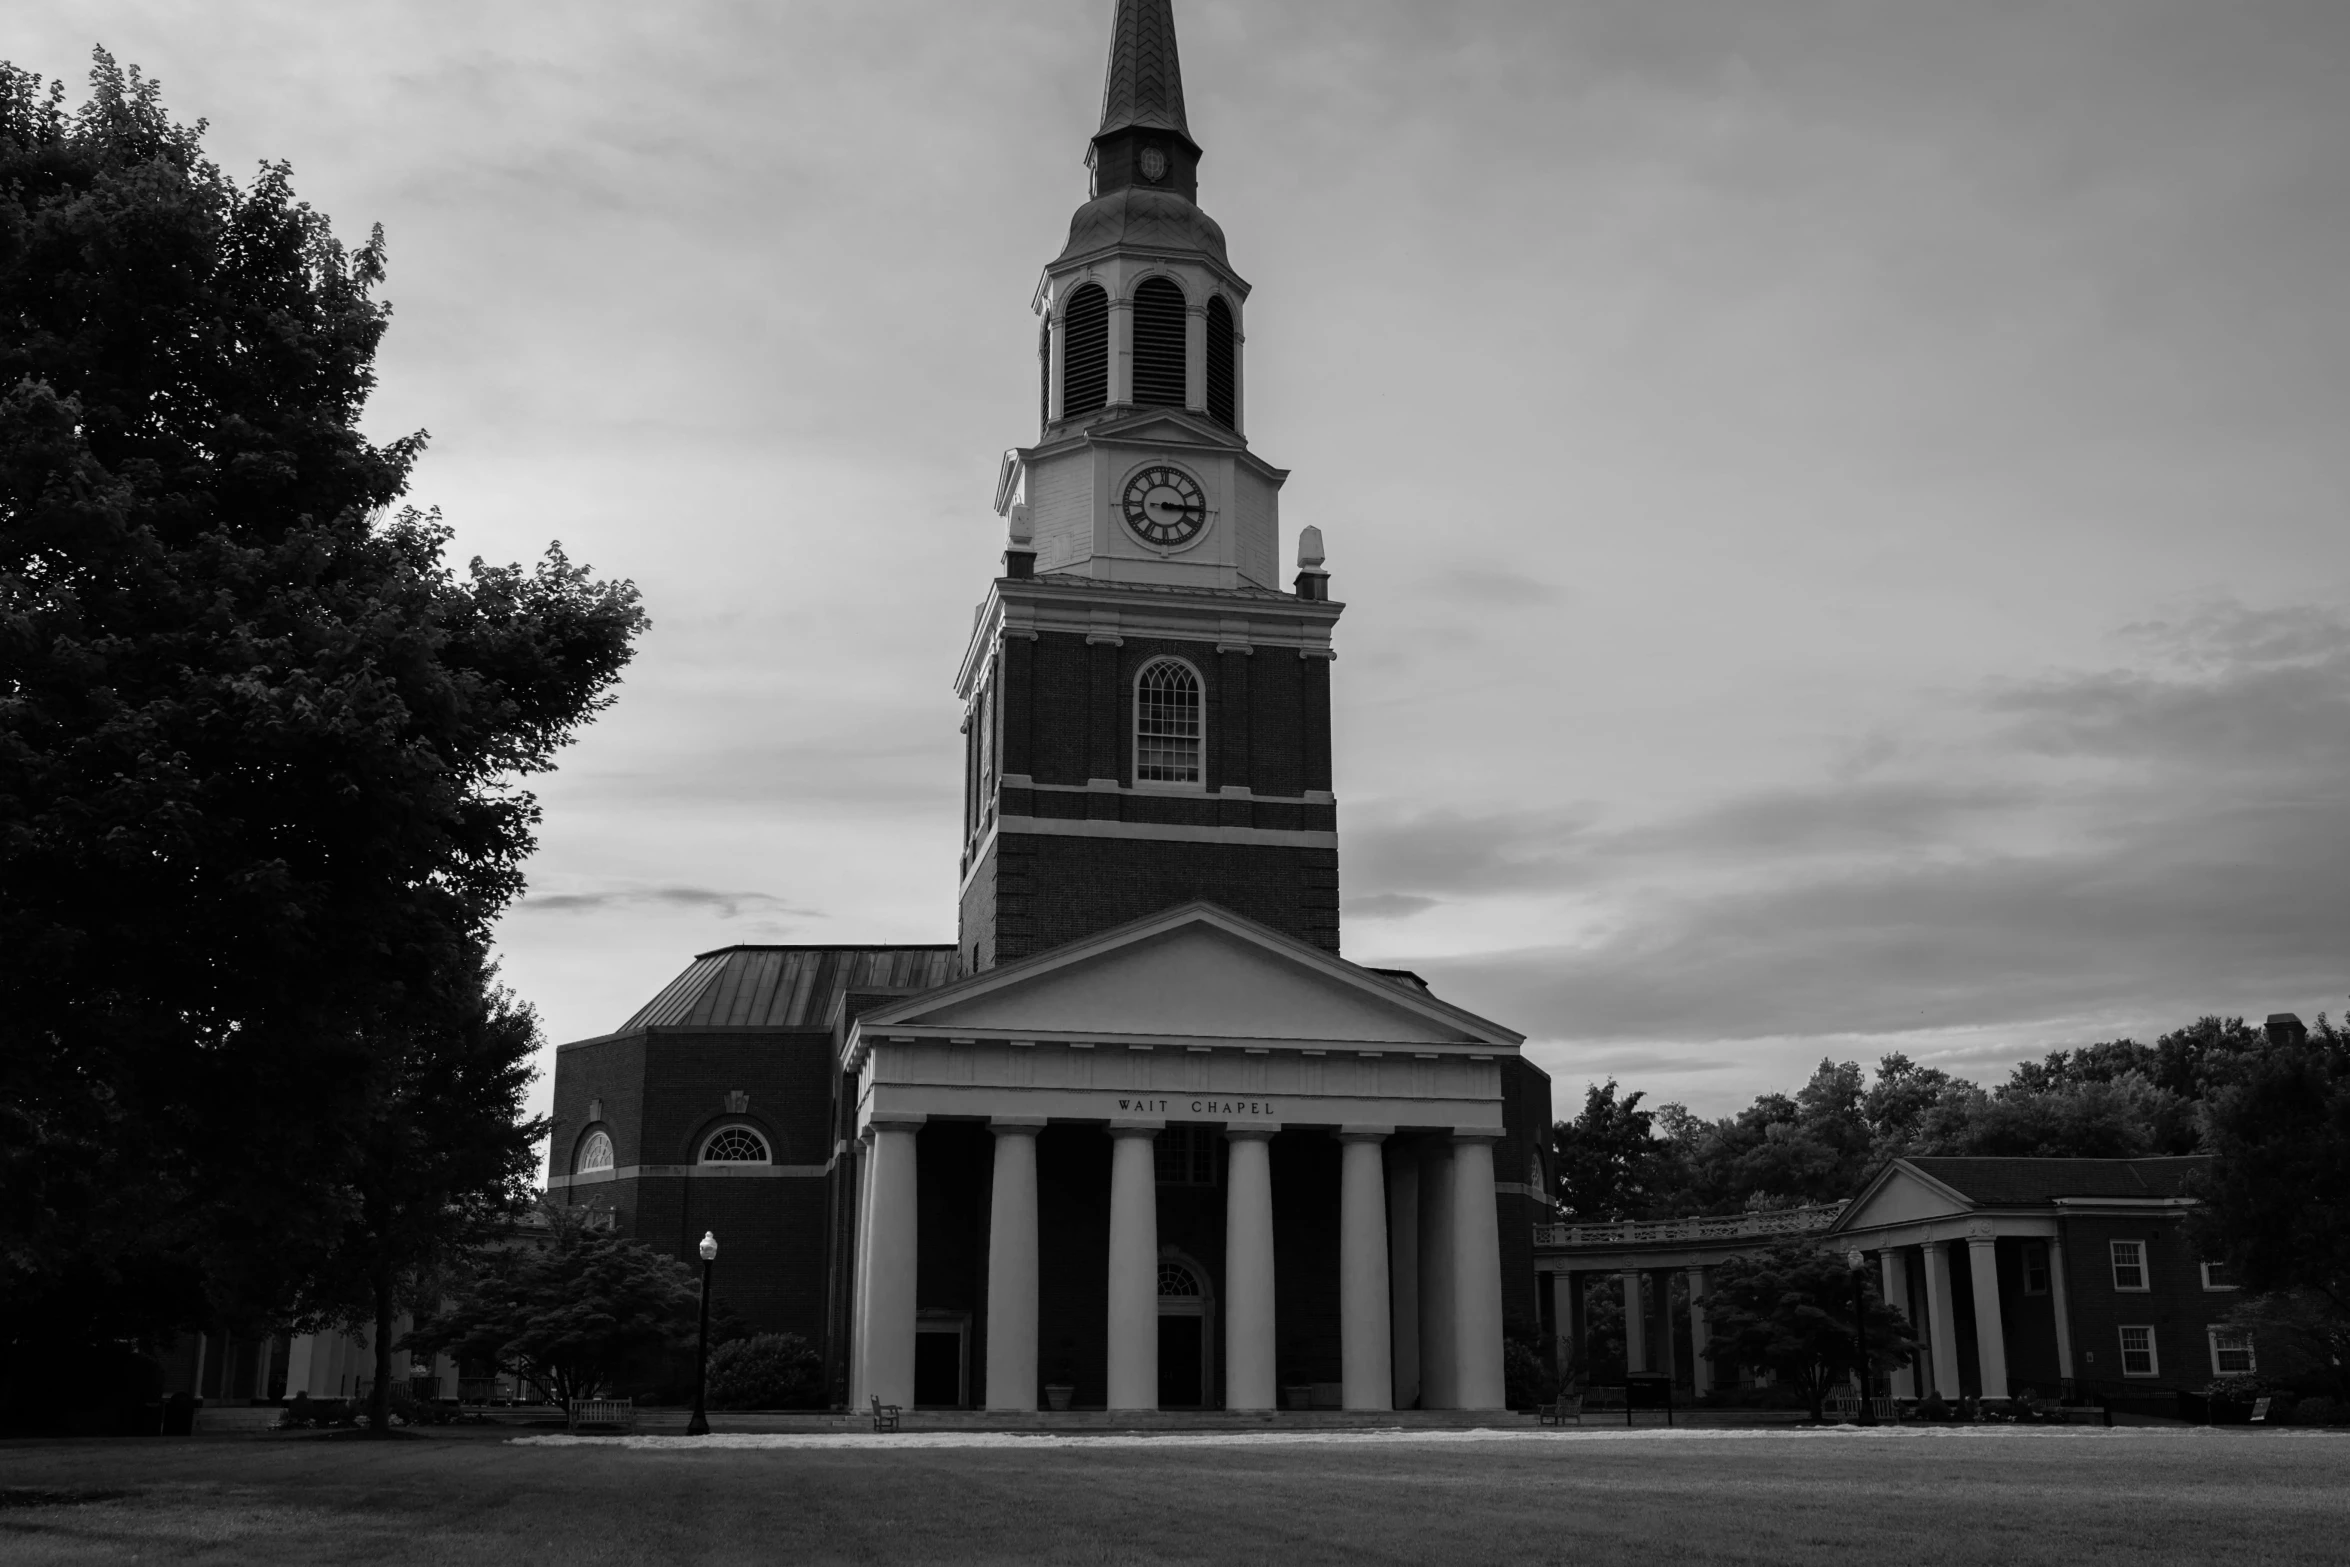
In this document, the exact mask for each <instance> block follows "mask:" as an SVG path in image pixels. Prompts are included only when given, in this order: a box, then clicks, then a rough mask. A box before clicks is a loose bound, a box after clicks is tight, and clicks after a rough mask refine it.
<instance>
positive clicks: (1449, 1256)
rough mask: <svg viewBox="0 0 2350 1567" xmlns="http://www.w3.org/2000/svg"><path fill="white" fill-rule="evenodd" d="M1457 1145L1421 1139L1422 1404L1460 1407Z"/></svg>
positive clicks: (1441, 1140)
mask: <svg viewBox="0 0 2350 1567" xmlns="http://www.w3.org/2000/svg"><path fill="white" fill-rule="evenodd" d="M1452 1177H1453V1166H1452V1145H1451V1144H1450V1143H1449V1142H1448V1141H1446V1139H1445V1138H1444V1137H1443V1136H1441V1135H1438V1136H1432V1137H1427V1138H1424V1139H1422V1140H1421V1143H1420V1407H1421V1408H1422V1409H1458V1408H1460V1407H1461V1406H1460V1361H1459V1358H1458V1355H1457V1353H1456V1351H1455V1349H1454V1339H1455V1335H1454V1332H1453V1321H1454V1314H1455V1308H1456V1305H1457V1302H1456V1300H1455V1299H1454V1296H1453V1287H1452V1275H1453V1260H1454V1259H1453V1243H1452V1232H1453V1206H1452Z"/></svg>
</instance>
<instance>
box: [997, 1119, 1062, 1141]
mask: <svg viewBox="0 0 2350 1567" xmlns="http://www.w3.org/2000/svg"><path fill="white" fill-rule="evenodd" d="M1049 1124H1050V1123H1049V1122H1048V1121H1047V1119H1046V1118H1045V1117H1044V1116H1041V1115H991V1116H989V1117H988V1118H987V1129H988V1130H989V1131H991V1132H993V1133H995V1134H996V1136H998V1137H1004V1136H1012V1137H1034V1136H1035V1135H1036V1134H1037V1133H1039V1132H1041V1131H1043V1130H1044V1129H1045V1127H1046V1126H1047V1125H1049Z"/></svg>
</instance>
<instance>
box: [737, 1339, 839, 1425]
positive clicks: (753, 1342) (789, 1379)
mask: <svg viewBox="0 0 2350 1567" xmlns="http://www.w3.org/2000/svg"><path fill="white" fill-rule="evenodd" d="M823 1391H824V1357H823V1356H821V1355H819V1354H817V1353H816V1351H815V1350H814V1349H812V1348H811V1347H809V1344H808V1341H807V1340H806V1339H804V1338H802V1337H800V1336H799V1335H798V1334H797V1333H759V1334H754V1335H753V1336H751V1337H750V1338H738V1339H736V1340H734V1342H732V1343H730V1344H721V1345H719V1346H718V1347H717V1348H716V1349H714V1350H712V1351H710V1386H709V1395H710V1406H711V1407H712V1408H714V1409H810V1408H814V1407H815V1405H816V1404H817V1403H818V1401H819V1400H820V1399H821V1397H822V1395H823Z"/></svg>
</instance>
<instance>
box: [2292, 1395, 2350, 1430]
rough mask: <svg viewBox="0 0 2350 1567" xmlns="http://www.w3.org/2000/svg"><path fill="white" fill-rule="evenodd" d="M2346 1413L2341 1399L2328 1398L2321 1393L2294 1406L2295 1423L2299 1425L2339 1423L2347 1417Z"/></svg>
mask: <svg viewBox="0 0 2350 1567" xmlns="http://www.w3.org/2000/svg"><path fill="white" fill-rule="evenodd" d="M2345 1414H2346V1412H2345V1410H2344V1407H2343V1405H2342V1404H2341V1402H2340V1401H2339V1400H2336V1399H2331V1398H2327V1397H2326V1396H2325V1395H2323V1394H2322V1393H2321V1394H2319V1395H2317V1396H2316V1397H2314V1398H2305V1399H2303V1400H2301V1402H2299V1403H2298V1404H2295V1405H2294V1406H2293V1424H2295V1425H2297V1426H2330V1425H2339V1424H2341V1423H2342V1421H2343V1419H2344V1418H2345Z"/></svg>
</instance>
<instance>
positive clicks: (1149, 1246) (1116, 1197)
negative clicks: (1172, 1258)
mask: <svg viewBox="0 0 2350 1567" xmlns="http://www.w3.org/2000/svg"><path fill="white" fill-rule="evenodd" d="M1158 1130H1159V1129H1158V1128H1157V1127H1156V1126H1133V1125H1119V1124H1117V1123H1114V1122H1113V1123H1112V1124H1111V1127H1110V1368H1109V1369H1110V1407H1111V1408H1112V1409H1156V1408H1158V1407H1159V1185H1158V1170H1157V1166H1156V1164H1155V1162H1154V1160H1153V1158H1152V1155H1151V1139H1152V1138H1153V1137H1155V1136H1157V1135H1158Z"/></svg>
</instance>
